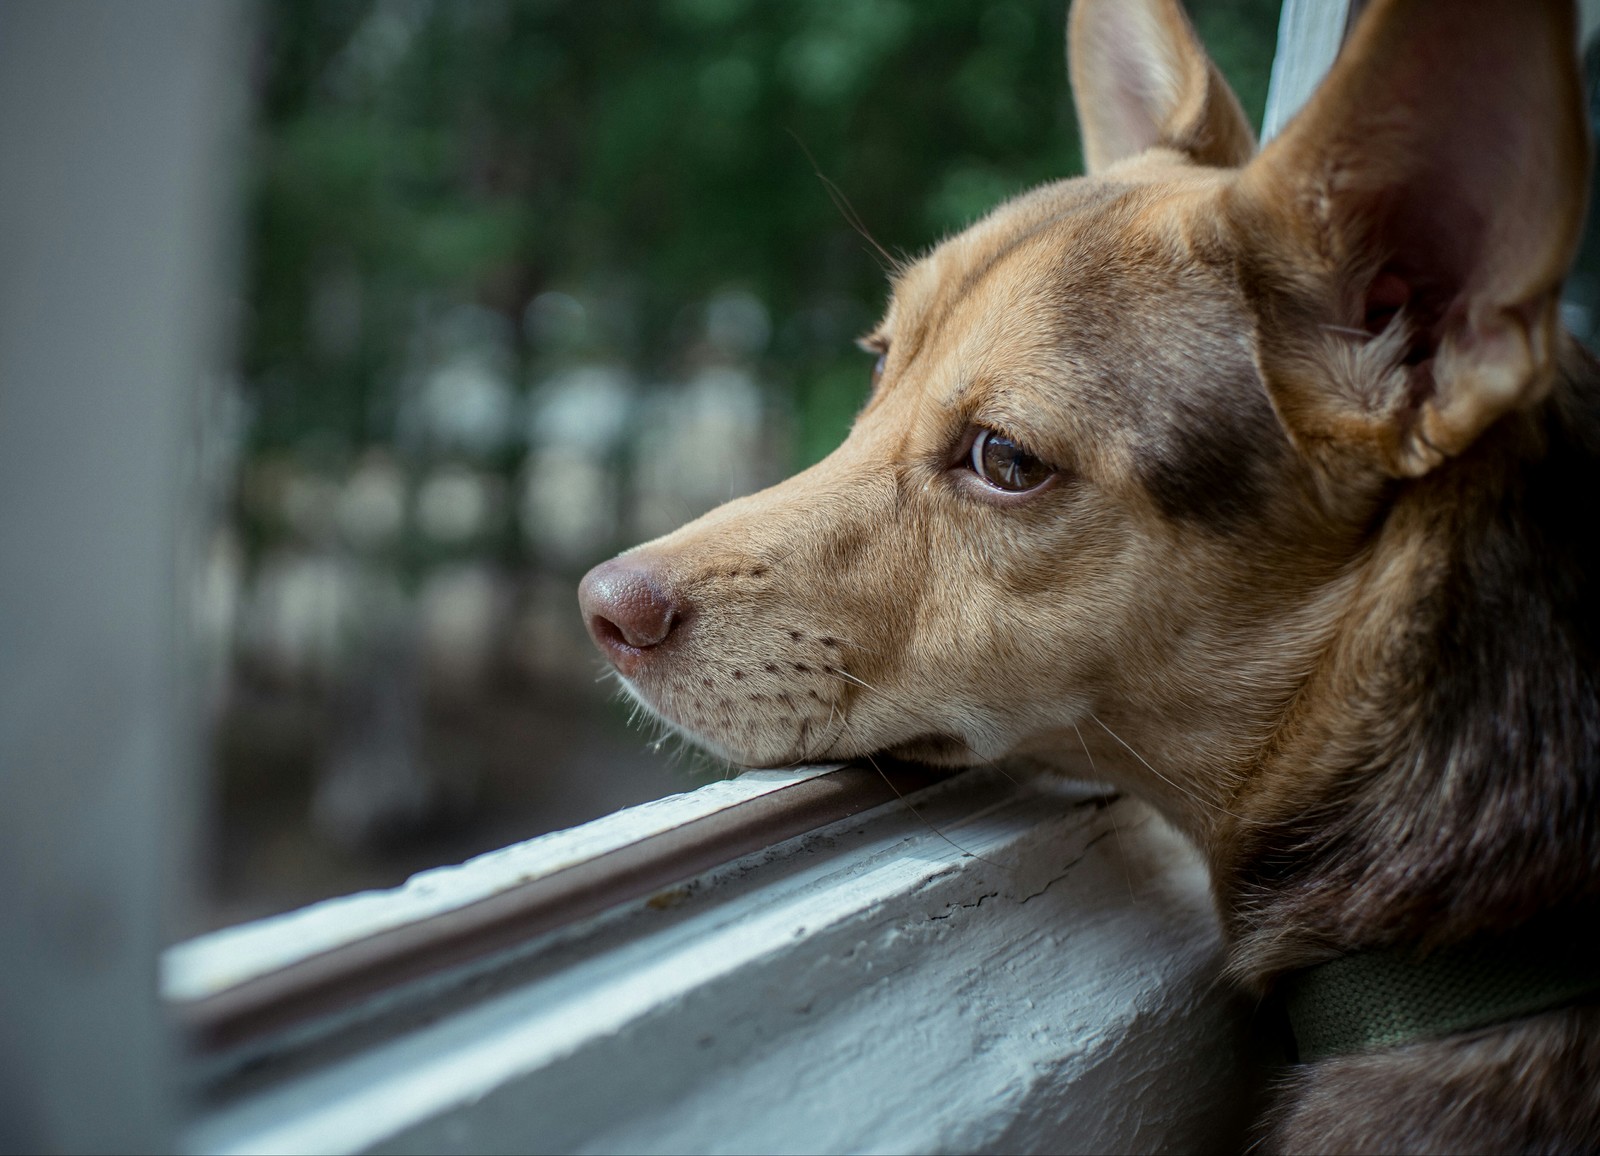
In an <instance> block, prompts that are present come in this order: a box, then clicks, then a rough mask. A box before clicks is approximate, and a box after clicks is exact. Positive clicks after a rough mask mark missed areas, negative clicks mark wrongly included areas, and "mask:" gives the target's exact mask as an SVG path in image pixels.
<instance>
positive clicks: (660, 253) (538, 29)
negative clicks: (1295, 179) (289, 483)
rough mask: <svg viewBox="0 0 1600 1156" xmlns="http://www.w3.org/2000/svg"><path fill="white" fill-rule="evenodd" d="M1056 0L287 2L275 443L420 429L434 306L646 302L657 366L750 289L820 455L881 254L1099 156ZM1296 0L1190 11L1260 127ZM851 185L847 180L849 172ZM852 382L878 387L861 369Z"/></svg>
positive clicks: (804, 438)
mask: <svg viewBox="0 0 1600 1156" xmlns="http://www.w3.org/2000/svg"><path fill="white" fill-rule="evenodd" d="M1063 7H1064V6H1063V5H1062V4H1060V3H1058V2H1057V0H1048V2H1031V0H1030V2H1023V0H785V2H778V0H660V2H653V3H645V2H643V0H525V2H521V3H513V2H510V0H470V2H467V0H460V2H455V3H443V2H440V3H428V2H427V0H363V2H357V0H274V2H271V3H268V4H267V5H266V7H265V8H264V14H263V24H264V29H263V31H264V37H263V52H262V99H261V112H260V131H259V134H258V146H257V152H256V159H255V164H254V184H253V188H254V201H253V211H252V236H251V243H250V246H249V258H250V278H251V281H250V286H249V290H248V298H249V302H250V305H251V307H252V309H251V312H250V314H249V315H248V318H247V325H246V331H245V338H246V345H245V357H244V361H245V372H246V378H247V380H248V382H249V383H250V385H251V387H252V389H253V391H254V394H255V398H256V402H257V421H256V424H255V427H254V434H253V437H254V440H255V443H256V445H257V447H258V448H269V447H294V446H300V445H302V444H303V443H304V442H305V440H306V439H307V438H308V437H310V436H315V437H316V438H318V439H321V441H323V442H324V443H328V444H333V445H336V446H343V447H345V448H346V449H354V448H356V447H359V446H362V445H366V444H371V443H375V442H386V441H389V440H391V439H393V438H394V437H395V436H396V428H395V421H396V414H397V411H398V405H399V401H398V399H399V393H400V391H401V389H402V388H403V383H404V380H405V375H406V373H407V369H408V365H409V364H410V361H409V360H408V359H413V358H414V357H415V356H416V341H417V338H416V334H417V332H418V327H419V325H420V324H421V322H422V321H423V320H425V319H426V317H428V316H430V315H431V314H432V313H434V312H437V311H438V310H440V309H442V308H444V307H447V306H448V305H449V304H451V303H453V302H472V303H476V304H478V305H481V306H484V307H486V308H487V309H489V310H492V311H494V312H496V313H498V314H500V315H502V316H503V317H504V318H505V319H506V321H507V322H508V328H509V330H510V331H511V332H512V333H513V334H514V339H513V346H514V348H513V351H512V352H513V356H514V357H515V358H517V359H518V361H519V364H520V366H521V369H522V371H523V372H522V373H520V374H519V375H518V376H519V378H525V377H526V376H527V371H529V370H531V368H532V367H534V366H535V365H536V364H538V359H539V358H540V356H541V355H542V354H543V353H544V352H546V351H544V350H541V349H540V348H538V345H537V341H536V339H535V338H533V337H530V335H529V333H528V327H526V326H524V325H523V324H522V319H523V316H524V311H525V310H526V308H527V306H528V304H529V302H530V301H531V300H532V299H533V298H534V297H535V296H536V295H537V294H539V293H540V292H541V291H543V290H546V289H550V288H559V289H563V290H567V291H571V292H576V293H578V294H580V295H584V294H587V295H601V296H605V297H607V298H608V299H610V300H613V301H618V302H622V303H623V304H624V305H625V309H623V310H622V312H623V313H624V314H625V315H626V318H627V320H626V323H624V324H618V325H615V326H613V327H612V331H610V332H608V333H606V334H604V335H603V339H602V340H601V341H600V345H602V346H603V347H604V351H605V352H606V353H607V354H608V355H610V356H612V357H616V358H620V359H623V360H625V361H628V362H630V363H631V364H633V365H634V366H635V368H636V369H637V370H638V371H639V372H640V373H642V374H644V375H646V376H656V375H665V374H670V373H671V372H672V371H673V368H674V365H675V363H676V361H677V359H678V358H680V357H681V356H682V353H683V349H682V347H683V342H682V340H681V335H680V330H681V320H680V319H681V316H682V311H683V309H684V307H685V306H686V305H688V304H691V303H694V302H697V301H701V300H703V299H705V298H706V297H707V296H708V295H709V294H711V293H713V292H715V291H716V290H717V289H718V288H719V287H723V286H727V285H730V284H732V285H738V286H741V287H743V288H746V289H748V290H749V291H751V292H753V293H755V294H756V295H757V296H758V297H759V298H760V299H761V300H762V301H763V302H765V304H766V305H767V307H768V308H769V309H770V310H771V313H772V317H773V320H774V334H775V339H774V342H773V344H772V346H771V347H770V349H769V350H768V351H767V353H766V355H765V360H764V362H763V364H762V367H761V368H762V372H763V374H764V375H765V377H766V378H767V379H768V380H769V381H770V382H771V383H773V385H774V387H775V388H779V389H782V390H786V391H788V392H789V393H790V395H791V396H792V397H793V399H794V406H793V408H794V412H795V414H796V416H797V418H798V420H799V423H800V430H799V439H798V449H797V453H798V455H799V456H800V457H801V458H803V459H807V460H809V459H812V458H814V457H817V456H819V455H820V454H821V453H822V452H824V451H825V450H826V449H827V448H828V447H829V446H830V445H831V444H832V442H833V441H834V440H835V439H836V438H837V437H838V436H840V434H841V433H842V430H843V428H844V427H845V426H846V425H847V424H848V415H849V414H850V413H851V412H852V411H853V409H854V407H855V406H856V405H857V404H858V403H859V400H860V397H861V394H862V390H863V389H864V385H865V380H866V376H867V369H868V365H867V362H866V359H865V358H864V357H863V356H862V355H861V354H859V353H857V352H856V351H854V350H853V348H852V346H851V345H850V340H851V338H853V337H854V336H855V335H856V333H858V332H859V331H860V329H862V328H865V327H866V326H867V325H870V323H871V321H872V319H873V317H874V315H875V314H876V312H877V311H878V309H879V308H881V305H882V301H883V298H884V293H885V279H884V268H883V262H882V260H881V259H880V258H879V257H878V256H877V255H876V254H875V252H874V247H873V246H872V245H871V244H869V243H868V242H867V241H866V240H865V239H863V237H861V236H860V235H858V233H857V232H856V230H854V229H853V228H852V227H851V225H850V223H849V221H848V220H847V217H848V216H849V214H850V212H851V210H841V208H839V207H837V206H836V205H835V203H834V199H833V197H832V196H830V191H829V182H832V184H833V185H834V186H836V187H837V190H838V192H839V194H841V199H843V198H848V201H849V203H850V205H852V206H853V212H854V213H855V214H856V215H858V217H859V221H860V222H861V223H862V225H863V226H864V227H865V228H866V229H868V230H870V231H871V233H872V234H873V236H875V237H876V238H877V240H878V241H881V242H882V243H883V245H884V246H885V247H886V248H887V249H888V250H889V251H891V252H893V253H895V254H904V253H916V252H918V251H920V250H922V249H924V248H926V247H927V246H928V245H930V244H931V243H933V242H935V241H937V240H938V239H939V238H940V237H941V236H943V235H945V234H946V233H948V232H950V231H952V230H955V229H959V228H960V227H962V226H963V225H964V224H966V223H967V222H969V221H971V220H972V219H974V218H975V217H977V216H979V215H981V214H982V213H984V212H985V211H987V210H988V209H989V208H990V207H992V206H993V205H994V204H995V202H997V201H998V200H1000V199H1001V198H1003V197H1005V196H1008V195H1010V194H1012V193H1014V192H1017V191H1019V190H1021V189H1023V188H1026V187H1027V186H1029V185H1031V184H1034V183H1036V182H1039V181H1042V180H1046V179H1051V178H1055V177H1060V176H1067V175H1072V174H1074V173H1076V172H1078V171H1079V169H1080V167H1081V162H1080V158H1079V150H1078V142H1077V135H1076V129H1075V126H1074V123H1073V116H1072V111H1071V107H1070V98H1069V94H1068V89H1067V85H1066V78H1065V70H1064V64H1063V52H1062V37H1063V22H1064V10H1063ZM1277 7H1278V3H1277V0H1204V2H1196V3H1194V4H1193V5H1192V10H1193V12H1194V15H1195V19H1196V22H1197V25H1198V26H1199V28H1200V30H1201V32H1202V35H1203V36H1204V38H1205V39H1206V40H1207V42H1208V45H1209V47H1210V49H1211V51H1212V52H1213V54H1214V55H1215V57H1216V58H1217V60H1218V61H1219V63H1220V64H1221V65H1222V67H1223V69H1224V71H1226V72H1227V73H1228V74H1229V76H1230V77H1231V79H1232V80H1233V81H1234V83H1235V84H1236V86H1237V87H1238V90H1239V92H1240V95H1241V97H1242V98H1243V100H1244V103H1245V106H1246V108H1247V110H1248V111H1249V112H1250V113H1251V115H1252V116H1254V117H1255V118H1257V120H1259V116H1260V112H1261V107H1262V105H1263V103H1264V98H1265V91H1266V79H1267V74H1268V68H1269V62H1270V59H1271V54H1272V47H1273V43H1274V38H1275V31H1276V25H1277ZM823 176H825V177H826V178H827V179H826V180H824V179H821V178H822V177H823ZM851 382H854V383H855V384H854V385H851V384H849V383H851Z"/></svg>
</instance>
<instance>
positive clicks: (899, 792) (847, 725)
mask: <svg viewBox="0 0 1600 1156" xmlns="http://www.w3.org/2000/svg"><path fill="white" fill-rule="evenodd" d="M839 717H840V720H841V721H842V722H843V723H844V729H845V730H846V731H850V720H849V719H848V718H845V717H844V716H843V715H840V716H839ZM850 733H851V737H852V739H854V734H855V732H853V731H851V732H850ZM862 757H863V758H865V759H866V760H867V764H868V765H869V766H871V767H872V769H873V770H875V771H877V772H878V777H879V778H881V779H882V780H883V781H884V783H885V784H886V785H887V786H888V788H889V789H890V790H891V791H893V792H894V793H895V796H896V797H897V798H898V799H899V800H900V801H901V802H902V803H904V804H905V808H906V810H908V811H910V812H911V813H912V814H913V815H915V816H916V817H917V818H918V819H920V820H922V823H923V825H924V826H926V827H927V828H928V830H930V831H932V832H933V833H934V834H935V835H937V836H939V838H941V839H943V840H944V841H945V842H946V843H948V844H950V846H952V847H954V848H955V849H956V850H957V851H959V852H961V853H962V854H963V855H965V856H967V857H968V858H970V859H976V860H977V861H978V862H980V863H987V864H989V866H991V867H998V868H1000V870H1002V871H1011V870H1012V868H1010V867H1006V866H1005V865H1003V864H1000V863H996V862H994V861H993V860H992V859H985V858H984V857H983V856H982V855H979V854H976V853H974V852H972V851H969V850H967V849H966V848H965V847H963V846H962V845H961V844H960V843H957V842H956V841H955V840H954V839H952V838H950V836H949V835H946V834H945V833H944V832H943V831H941V830H939V828H938V827H936V826H934V825H933V822H932V821H931V820H930V819H929V818H928V817H927V816H926V815H924V814H923V813H922V812H921V811H919V810H917V808H916V807H914V806H913V805H912V804H911V800H910V799H908V798H906V796H905V792H904V791H902V790H901V789H900V788H899V787H897V786H895V785H894V780H893V779H891V778H890V777H889V776H888V775H886V774H884V771H883V768H882V767H880V766H879V765H878V760H877V759H875V758H873V757H872V756H871V755H864V756H862Z"/></svg>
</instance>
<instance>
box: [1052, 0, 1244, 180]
mask: <svg viewBox="0 0 1600 1156" xmlns="http://www.w3.org/2000/svg"><path fill="white" fill-rule="evenodd" d="M1067 60H1068V66H1069V71H1070V73H1071V79H1072V98H1073V101H1074V102H1075V103H1076V104H1077V106H1078V126H1079V131H1080V134H1081V135H1082V137H1083V158H1084V163H1085V164H1086V166H1087V167H1088V170H1089V172H1091V173H1097V172H1099V171H1100V170H1102V169H1104V168H1105V167H1106V166H1108V165H1112V164H1115V163H1116V162H1117V161H1120V160H1122V159H1123V158H1124V157H1130V156H1133V155H1134V154H1135V153H1141V152H1143V151H1144V150H1145V149H1147V148H1152V147H1154V146H1156V145H1161V146H1164V147H1166V148H1173V149H1177V150H1178V151H1179V152H1183V153H1187V154H1188V155H1189V157H1190V158H1191V159H1193V160H1194V161H1195V162H1197V163H1199V164H1202V165H1220V166H1233V165H1241V164H1243V163H1244V162H1245V161H1247V160H1249V159H1250V157H1251V155H1252V154H1253V153H1254V152H1255V149H1256V140H1255V134H1254V133H1252V132H1251V131H1250V123H1249V122H1248V121H1247V120H1245V117H1244V112H1243V110H1242V109H1240V107H1239V100H1238V98H1237V97H1235V96H1234V95H1233V90H1232V89H1231V88H1229V87H1228V82H1227V81H1226V80H1224V79H1222V74H1221V73H1220V72H1218V71H1217V68H1216V65H1214V64H1212V63H1211V60H1210V58H1209V57H1207V56H1206V53H1205V49H1203V48H1201V47H1200V41H1199V39H1198V38H1197V37H1196V36H1195V34H1194V28H1193V26H1191V25H1190V23H1189V18H1188V17H1187V16H1185V15H1184V13H1183V8H1182V6H1181V5H1180V4H1179V3H1178V0H1074V3H1073V5H1072V12H1071V15H1070V16H1069V18H1068V21H1067Z"/></svg>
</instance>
